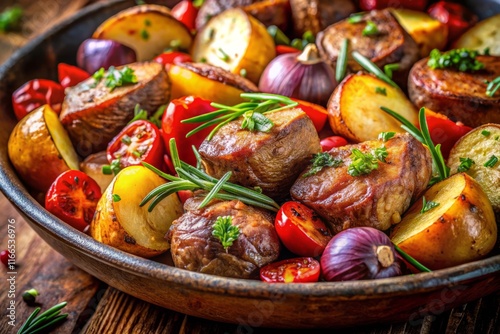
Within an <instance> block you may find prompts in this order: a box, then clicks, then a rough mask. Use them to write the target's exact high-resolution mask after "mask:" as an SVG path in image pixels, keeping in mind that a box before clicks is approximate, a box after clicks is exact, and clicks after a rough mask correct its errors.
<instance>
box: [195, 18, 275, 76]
mask: <svg viewBox="0 0 500 334" xmlns="http://www.w3.org/2000/svg"><path fill="white" fill-rule="evenodd" d="M192 54H193V60H194V61H196V62H206V63H208V64H211V65H215V66H218V67H221V68H223V69H225V70H227V71H229V72H232V73H235V74H240V73H246V78H247V79H249V80H250V81H252V82H254V83H258V82H259V78H260V75H261V74H262V72H263V71H264V68H265V67H266V66H267V64H268V63H269V62H270V61H271V60H272V59H273V58H274V56H275V50H274V41H273V39H272V38H271V36H270V35H269V34H268V33H267V30H266V27H265V26H264V25H263V24H262V23H260V22H259V21H258V20H257V19H255V18H254V17H252V16H251V15H249V14H247V13H246V12H245V11H244V10H243V9H241V8H232V9H229V10H226V11H224V12H222V13H221V14H219V15H217V16H215V17H213V18H212V19H211V20H210V21H209V22H208V23H207V24H206V25H205V26H204V27H203V29H201V30H200V31H199V32H198V34H197V35H196V38H195V41H194V44H193V51H192Z"/></svg>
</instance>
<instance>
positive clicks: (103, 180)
mask: <svg viewBox="0 0 500 334" xmlns="http://www.w3.org/2000/svg"><path fill="white" fill-rule="evenodd" d="M105 165H109V162H108V158H107V157H106V151H101V152H98V153H94V154H91V155H89V156H88V157H86V158H85V160H83V161H82V162H81V163H80V170H81V171H82V172H84V173H85V174H87V175H88V176H90V177H91V178H93V179H94V180H95V181H96V182H97V184H98V185H99V187H100V188H101V192H102V193H104V192H105V191H106V188H107V187H108V186H109V184H110V183H111V181H113V178H114V175H113V174H104V173H103V172H102V167H103V166H105Z"/></svg>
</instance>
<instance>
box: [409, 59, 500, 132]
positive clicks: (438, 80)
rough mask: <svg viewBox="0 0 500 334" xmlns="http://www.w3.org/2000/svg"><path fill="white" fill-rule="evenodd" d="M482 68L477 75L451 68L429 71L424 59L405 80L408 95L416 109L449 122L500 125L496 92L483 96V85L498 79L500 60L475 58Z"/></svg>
mask: <svg viewBox="0 0 500 334" xmlns="http://www.w3.org/2000/svg"><path fill="white" fill-rule="evenodd" d="M477 60H479V61H480V62H482V63H483V64H484V65H485V68H484V69H483V70H481V71H477V72H472V73H471V72H459V71H456V70H452V69H435V70H432V69H431V68H429V66H427V61H428V58H425V59H422V60H420V61H419V62H418V63H416V64H415V66H413V68H412V69H411V72H410V76H409V78H408V93H409V95H410V99H411V100H412V102H413V103H414V104H415V105H416V106H417V107H419V108H420V107H426V108H429V109H431V110H433V111H436V112H439V113H442V114H445V115H446V116H448V117H449V118H450V119H451V120H452V121H454V122H456V121H461V122H462V123H464V124H466V125H468V126H471V127H477V126H479V125H482V124H486V123H500V92H497V93H496V94H495V96H493V97H489V96H487V95H486V86H487V85H488V84H487V83H486V82H490V81H492V80H493V79H495V78H496V77H498V76H500V57H494V56H478V57H477Z"/></svg>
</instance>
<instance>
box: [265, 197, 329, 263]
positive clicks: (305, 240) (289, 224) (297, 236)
mask: <svg viewBox="0 0 500 334" xmlns="http://www.w3.org/2000/svg"><path fill="white" fill-rule="evenodd" d="M274 227H275V228H276V233H278V237H279V238H280V240H281V242H283V244H284V245H285V247H286V248H288V250H290V251H291V252H292V253H295V254H297V255H300V256H319V255H321V254H322V253H323V251H324V250H325V247H326V245H327V244H328V242H329V241H330V239H331V238H332V234H331V233H330V231H329V230H328V228H327V227H326V225H325V223H323V221H322V220H321V219H320V218H319V217H318V215H317V214H316V213H315V212H314V211H313V210H311V209H310V208H308V207H307V206H305V205H304V204H302V203H299V202H294V201H290V202H286V203H285V204H283V205H282V206H281V208H280V209H279V211H278V213H277V215H276V219H275V221H274Z"/></svg>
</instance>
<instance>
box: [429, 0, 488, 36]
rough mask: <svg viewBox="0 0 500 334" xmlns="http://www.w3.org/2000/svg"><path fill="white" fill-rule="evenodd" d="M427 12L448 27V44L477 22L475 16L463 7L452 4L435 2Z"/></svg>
mask: <svg viewBox="0 0 500 334" xmlns="http://www.w3.org/2000/svg"><path fill="white" fill-rule="evenodd" d="M427 12H428V13H429V15H430V16H432V17H433V18H435V19H436V20H438V21H440V22H442V23H444V24H446V25H447V26H448V42H453V41H454V40H456V39H457V38H458V37H460V36H461V35H462V34H463V33H464V32H465V31H466V30H467V29H469V28H470V27H472V26H473V25H474V24H476V22H477V20H478V18H477V16H476V15H474V14H473V13H472V12H470V11H469V10H468V9H467V8H466V7H465V6H463V5H461V4H459V3H454V2H447V1H439V2H436V3H435V4H433V5H432V6H430V7H429V9H428V10H427Z"/></svg>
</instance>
